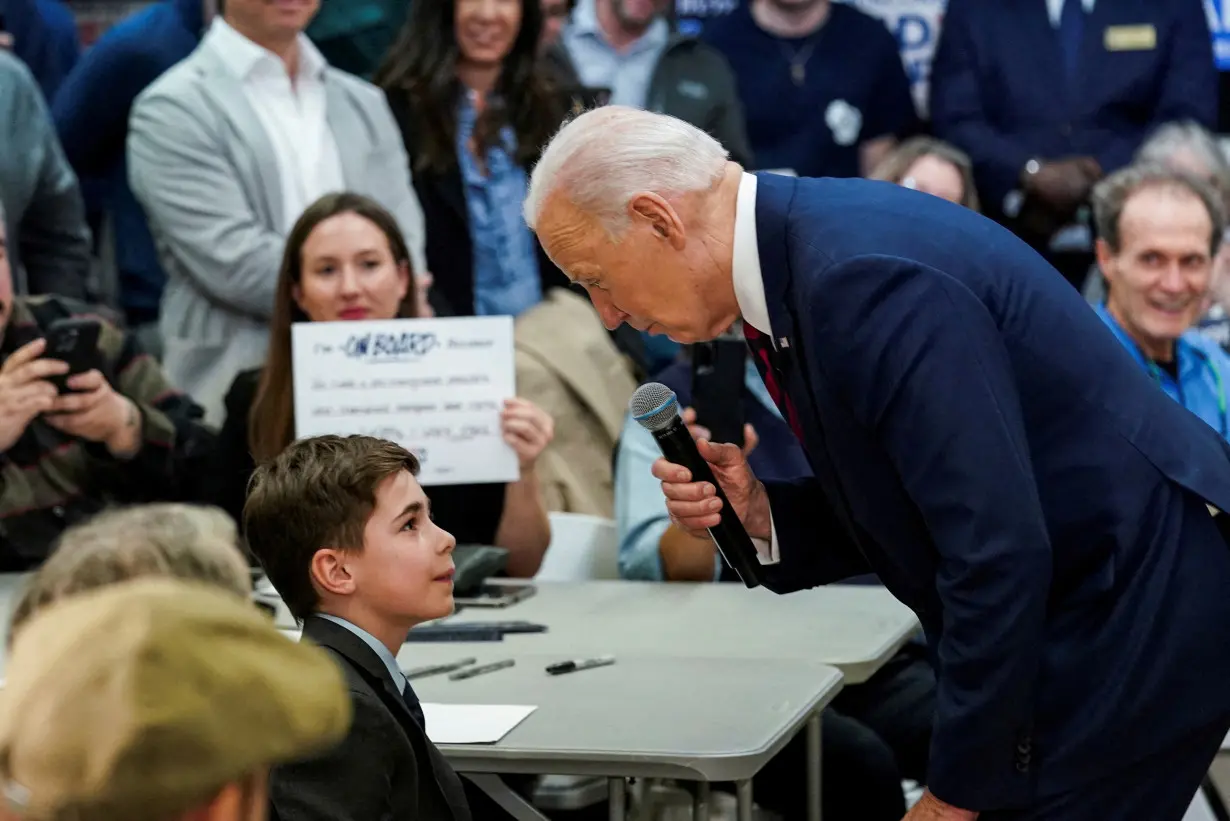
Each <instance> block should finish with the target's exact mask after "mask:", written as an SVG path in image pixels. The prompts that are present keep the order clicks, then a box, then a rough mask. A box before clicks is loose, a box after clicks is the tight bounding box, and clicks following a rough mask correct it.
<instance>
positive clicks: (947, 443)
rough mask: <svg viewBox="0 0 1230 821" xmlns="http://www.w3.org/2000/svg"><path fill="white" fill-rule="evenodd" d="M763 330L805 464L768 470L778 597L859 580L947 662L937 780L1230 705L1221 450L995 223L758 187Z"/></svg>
mask: <svg viewBox="0 0 1230 821" xmlns="http://www.w3.org/2000/svg"><path fill="white" fill-rule="evenodd" d="M756 228H757V233H758V238H757V239H758V243H759V250H760V264H761V268H762V271H763V277H764V285H765V295H766V300H767V305H768V309H769V318H770V322H771V324H772V329H771V330H772V336H773V337H774V338H775V339H778V340H785V343H784V345H782V348H781V354H780V355H779V359H780V360H781V366H782V370H783V378H784V385H785V387H786V390H787V391H788V393H789V395H790V396H791V397H792V398H793V400H794V403H795V405H796V406H797V409H798V414H799V418H800V422H801V427H802V430H803V433H804V437H803V440H804V447H805V449H806V451H807V454H808V457H809V462H810V464H811V467H812V470H813V473H814V476H815V478H814V479H813V480H810V481H802V482H798V483H794V484H780V483H769V484H768V490H769V495H770V500H771V504H772V508H773V519H774V523H775V525H776V529H777V535H778V539H779V551H780V555H781V564H780V565H778V566H776V567H775V568H772V569H771V571H770V573H771V576H772V577H771V578H770V580H769V582H768V584H769V586H770V587H772V588H774V589H777V590H779V591H788V590H793V589H799V588H803V587H808V586H813V585H817V584H821V583H824V582H828V581H833V580H835V579H838V578H841V577H844V576H847V575H851V574H854V573H859V572H866V571H867V570H868V569H871V570H874V571H875V572H876V573H877V574H878V575H879V577H880V579H881V580H882V581H883V582H884V584H885V585H886V586H887V587H888V588H889V589H890V590H891V591H892V592H893V594H894V595H896V596H897V597H898V598H899V599H901V601H903V602H904V603H905V604H907V605H908V606H909V607H910V608H911V609H913V610H914V612H915V613H917V614H918V617H919V620H920V621H921V622H922V625H923V628H924V630H925V631H926V634H927V638H928V642H929V644H930V646H931V649H932V652H933V655H934V660H935V663H936V667H937V673H938V703H937V713H936V723H935V732H934V735H933V743H932V749H931V763H930V770H929V780H928V786H929V787H930V788H931V789H932V790H933V791H934V792H935V794H936V795H937V796H938V797H939V798H941V799H943V800H945V801H948V802H950V803H952V804H955V805H957V806H959V807H963V808H966V809H971V810H978V811H988V810H994V809H1000V808H1007V807H1015V806H1029V805H1031V804H1033V803H1035V802H1036V800H1037V799H1038V797H1040V796H1047V795H1054V794H1058V793H1061V792H1065V791H1069V790H1073V789H1079V788H1080V787H1081V786H1082V785H1085V784H1088V783H1090V782H1092V781H1095V780H1097V779H1099V778H1101V777H1104V776H1105V775H1107V774H1108V773H1112V772H1118V771H1121V770H1122V769H1124V768H1125V767H1126V766H1128V765H1129V764H1130V763H1134V762H1137V761H1139V760H1140V759H1141V758H1143V757H1145V756H1147V755H1149V754H1152V753H1155V752H1158V751H1160V750H1161V749H1163V748H1164V747H1165V746H1166V745H1167V744H1173V743H1175V742H1176V741H1177V740H1178V739H1180V738H1181V737H1182V736H1184V735H1185V734H1187V733H1190V732H1192V731H1193V730H1195V729H1196V728H1204V727H1205V726H1207V723H1208V722H1210V721H1211V720H1214V719H1215V718H1218V717H1220V716H1226V715H1230V687H1227V685H1226V682H1227V681H1230V594H1228V593H1227V591H1230V547H1228V546H1227V544H1226V542H1225V540H1224V539H1223V538H1222V536H1221V534H1220V532H1219V531H1218V528H1217V524H1216V523H1215V522H1214V520H1213V518H1212V516H1211V515H1210V512H1209V510H1208V508H1207V507H1206V504H1205V503H1206V501H1207V502H1209V503H1210V504H1212V505H1214V506H1215V507H1217V508H1220V509H1222V510H1230V446H1227V444H1226V443H1225V442H1224V441H1223V440H1222V439H1221V437H1220V436H1219V435H1218V434H1217V432H1216V431H1215V430H1213V429H1212V428H1211V427H1209V426H1208V425H1207V424H1205V423H1204V422H1203V421H1201V420H1200V419H1199V418H1197V417H1196V416H1194V415H1193V414H1191V413H1189V412H1188V411H1186V410H1184V409H1183V408H1182V407H1181V406H1180V405H1179V404H1178V403H1177V402H1174V401H1172V400H1171V399H1170V397H1168V396H1166V395H1165V394H1164V393H1163V392H1162V391H1159V390H1158V389H1157V386H1156V385H1154V384H1153V382H1152V380H1151V379H1150V378H1149V377H1148V376H1146V375H1145V374H1144V373H1143V372H1142V371H1141V369H1140V367H1139V366H1137V364H1136V363H1135V362H1134V361H1133V360H1132V357H1131V355H1130V354H1128V353H1127V351H1125V350H1124V348H1123V346H1122V345H1121V344H1119V342H1118V340H1116V339H1115V337H1114V335H1113V334H1112V333H1111V332H1110V331H1109V330H1107V328H1106V326H1105V325H1104V324H1103V322H1102V321H1101V320H1100V319H1099V318H1098V317H1097V315H1096V314H1095V313H1094V312H1093V311H1092V310H1090V308H1089V306H1088V305H1087V304H1086V303H1085V302H1084V301H1083V300H1082V299H1081V297H1080V295H1079V294H1077V292H1076V291H1075V290H1073V289H1072V287H1071V286H1070V285H1068V284H1067V283H1066V281H1065V280H1064V279H1063V278H1062V277H1060V276H1059V274H1057V273H1056V272H1055V271H1054V270H1053V269H1052V268H1051V267H1050V266H1049V265H1047V264H1046V262H1045V261H1044V260H1043V259H1042V258H1041V257H1040V256H1038V255H1037V254H1036V253H1034V252H1033V251H1032V250H1030V249H1029V248H1028V247H1027V246H1026V245H1025V244H1024V243H1022V242H1021V241H1020V240H1018V239H1016V238H1015V237H1014V236H1012V235H1011V234H1010V233H1009V232H1008V231H1007V230H1006V229H1004V228H1001V227H1000V226H997V225H996V224H995V223H993V222H992V221H990V220H988V219H986V218H984V217H981V216H979V215H977V214H975V213H973V212H971V211H968V210H966V209H964V208H961V207H960V206H956V205H952V204H950V203H947V202H944V201H941V200H939V199H937V198H935V197H932V196H929V195H927V194H922V193H919V192H915V191H909V190H907V189H904V188H901V187H899V186H893V185H891V184H889V183H878V182H869V181H866V180H837V179H820V180H814V179H797V180H796V179H789V178H784V177H776V176H772V175H759V190H758V192H757V202H756Z"/></svg>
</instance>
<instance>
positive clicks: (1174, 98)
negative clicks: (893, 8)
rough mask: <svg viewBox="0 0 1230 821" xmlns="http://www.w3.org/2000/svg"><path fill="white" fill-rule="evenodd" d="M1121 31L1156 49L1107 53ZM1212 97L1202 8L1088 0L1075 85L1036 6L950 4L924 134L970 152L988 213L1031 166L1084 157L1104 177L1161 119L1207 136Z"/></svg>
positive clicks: (1213, 113) (953, 0)
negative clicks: (1133, 30)
mask: <svg viewBox="0 0 1230 821" xmlns="http://www.w3.org/2000/svg"><path fill="white" fill-rule="evenodd" d="M1069 1H1070V2H1074V3H1075V2H1079V0H1069ZM1120 26H1152V27H1153V30H1154V33H1155V34H1156V45H1155V47H1154V48H1147V49H1139V50H1123V51H1109V50H1107V48H1106V38H1107V30H1108V29H1111V28H1113V27H1120ZM1129 39H1130V38H1129ZM1138 44H1139V45H1145V43H1144V42H1143V41H1141V42H1139V43H1138ZM1217 98H1218V89H1217V70H1216V67H1215V64H1214V62H1213V45H1212V39H1211V36H1210V34H1209V28H1208V22H1207V20H1206V19H1205V16H1204V8H1203V5H1202V2H1201V0H1164V1H1163V0H1097V4H1096V5H1095V6H1094V8H1093V12H1092V13H1091V14H1090V15H1089V17H1088V19H1087V20H1086V21H1085V27H1084V41H1083V49H1082V52H1081V58H1080V69H1079V79H1078V80H1077V81H1075V82H1069V81H1068V80H1067V78H1066V76H1065V70H1064V62H1063V59H1062V52H1061V46H1060V41H1059V35H1058V33H1057V32H1056V31H1055V29H1054V27H1053V26H1052V25H1051V22H1050V19H1049V18H1048V17H1047V11H1046V3H1045V2H1044V0H993V2H989V1H988V0H949V2H948V6H947V9H946V10H945V13H944V26H943V31H942V33H941V35H940V40H939V44H938V46H937V47H936V53H935V60H934V62H933V63H932V66H931V119H932V124H933V127H934V130H935V133H936V135H937V136H939V137H941V138H942V139H945V140H947V141H949V142H951V143H953V144H954V145H957V146H959V147H961V148H962V149H963V150H965V151H966V152H968V153H969V155H970V157H971V158H972V159H973V161H974V172H975V176H976V178H977V180H978V188H979V190H980V191H981V192H982V194H983V197H984V199H985V201H986V202H987V203H988V205H989V206H990V207H991V208H992V209H994V210H998V209H999V208H1000V207H1001V205H1002V203H1003V200H1004V196H1005V195H1006V194H1007V193H1008V192H1009V191H1011V190H1013V189H1014V188H1016V187H1017V181H1018V179H1019V177H1020V173H1021V169H1022V168H1023V167H1024V166H1025V163H1026V162H1028V161H1029V160H1030V159H1031V158H1034V157H1037V158H1039V159H1060V158H1063V157H1067V156H1073V155H1088V156H1093V157H1096V158H1097V160H1098V162H1099V163H1101V165H1102V170H1103V171H1105V172H1106V173H1108V174H1109V173H1110V172H1111V171H1114V170H1115V169H1117V168H1120V167H1122V166H1124V165H1126V164H1127V163H1128V162H1130V161H1131V158H1132V155H1133V154H1134V153H1135V151H1136V149H1137V148H1138V147H1139V146H1140V143H1141V142H1142V141H1143V139H1144V138H1145V136H1146V135H1147V134H1148V132H1149V131H1150V130H1152V129H1153V128H1155V127H1157V126H1159V125H1161V124H1163V123H1165V122H1169V121H1171V120H1183V119H1194V120H1196V121H1198V122H1199V123H1200V124H1201V125H1204V126H1205V127H1207V128H1209V129H1215V128H1216V126H1217Z"/></svg>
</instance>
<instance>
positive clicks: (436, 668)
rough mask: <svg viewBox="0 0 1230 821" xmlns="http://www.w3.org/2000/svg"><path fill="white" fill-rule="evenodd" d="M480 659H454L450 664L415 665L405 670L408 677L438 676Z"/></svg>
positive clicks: (467, 665)
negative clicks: (411, 668)
mask: <svg viewBox="0 0 1230 821" xmlns="http://www.w3.org/2000/svg"><path fill="white" fill-rule="evenodd" d="M476 661H478V659H474V658H469V659H461V660H459V661H454V662H451V663H449V664H432V665H429V666H427V667H415V668H414V669H413V670H404V671H402V672H404V673H405V674H406V679H407V680H410V679H416V678H425V677H426V676H438V675H440V674H441V673H451V672H453V671H454V670H460V669H461V668H462V667H469V666H470V665H471V664H473V663H474V662H476Z"/></svg>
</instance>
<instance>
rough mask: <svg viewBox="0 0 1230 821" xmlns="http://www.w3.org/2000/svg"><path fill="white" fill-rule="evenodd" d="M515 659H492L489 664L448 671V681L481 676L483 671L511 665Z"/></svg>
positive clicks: (486, 671) (491, 671)
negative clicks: (452, 671) (453, 671)
mask: <svg viewBox="0 0 1230 821" xmlns="http://www.w3.org/2000/svg"><path fill="white" fill-rule="evenodd" d="M516 663H517V661H516V659H504V660H503V661H493V662H492V663H491V664H483V665H480V666H478V667H467V668H466V669H464V670H458V671H457V672H455V673H449V674H448V678H449V681H461V680H462V679H467V678H474V677H475V676H481V675H482V674H483V673H494V672H495V671H496V670H503V669H504V668H505V667H512V666H513V665H514V664H516Z"/></svg>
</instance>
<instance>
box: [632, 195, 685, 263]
mask: <svg viewBox="0 0 1230 821" xmlns="http://www.w3.org/2000/svg"><path fill="white" fill-rule="evenodd" d="M628 216H629V217H630V218H631V219H632V222H633V224H634V225H635V224H638V223H639V224H641V225H646V226H648V228H649V229H650V230H651V231H653V233H654V235H655V236H657V237H659V238H660V239H664V240H666V241H668V242H669V243H670V244H671V245H672V246H673V247H674V248H675V249H676V250H678V249H680V248H682V247H683V245H684V242H685V240H686V234H685V232H684V228H683V220H681V219H679V214H678V212H677V211H675V209H674V207H673V206H672V205H671V204H670V203H669V202H667V201H666V200H665V199H664V198H663V197H661V196H659V195H658V194H654V193H651V192H644V193H641V194H637V195H636V196H634V197H633V198H632V199H631V200H629V201H628Z"/></svg>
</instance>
